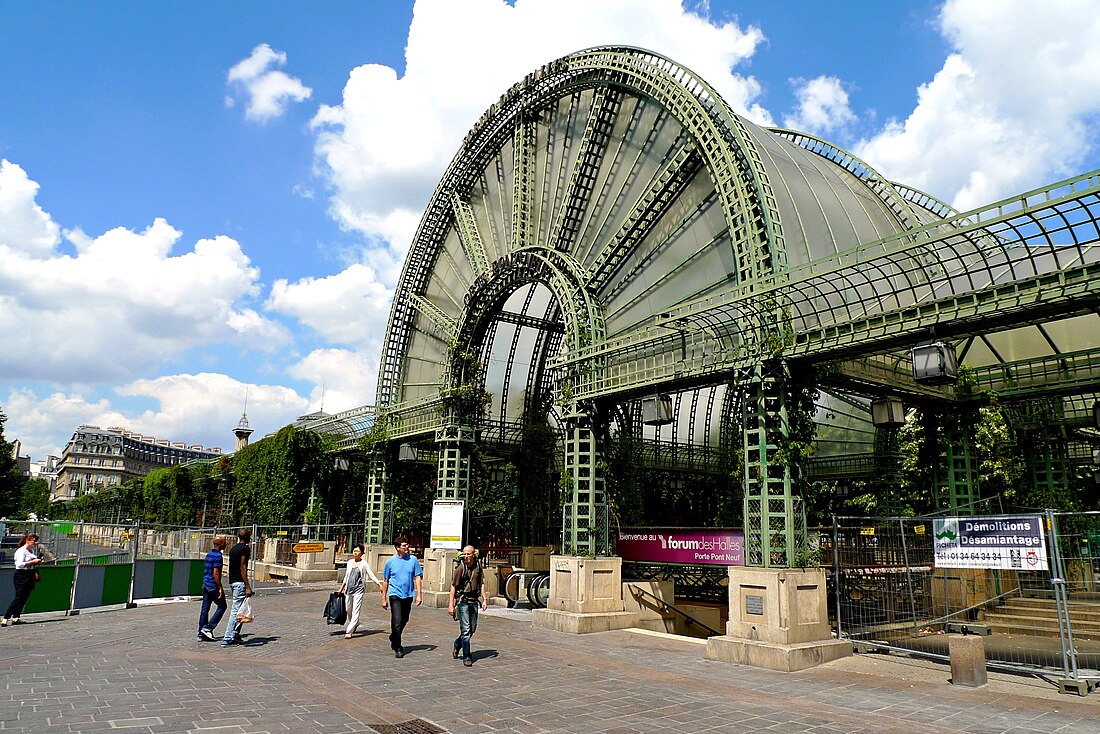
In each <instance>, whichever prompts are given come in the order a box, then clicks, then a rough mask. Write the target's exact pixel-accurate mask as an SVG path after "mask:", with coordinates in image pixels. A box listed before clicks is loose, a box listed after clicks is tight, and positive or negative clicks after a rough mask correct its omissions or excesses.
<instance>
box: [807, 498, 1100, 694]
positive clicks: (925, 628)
mask: <svg viewBox="0 0 1100 734" xmlns="http://www.w3.org/2000/svg"><path fill="white" fill-rule="evenodd" d="M1015 517H1018V516H983V517H982V519H983V520H992V521H997V520H998V519H1006V520H1011V519H1013V518H1015ZM933 520H934V518H931V517H923V518H913V517H893V518H853V517H838V518H836V519H835V525H834V527H833V529H832V531H831V532H828V531H824V532H821V533H820V534H819V535H818V537H819V545H820V548H821V552H820V556H821V558H822V563H823V565H824V564H825V563H828V561H829V559H830V558H831V562H832V568H831V569H830V573H829V576H830V579H829V580H830V600H829V602H830V604H829V606H830V615H831V616H832V617H833V618H834V619H835V623H836V626H837V632H838V636H840V637H842V638H846V639H850V640H853V641H855V642H857V643H862V644H866V645H871V646H879V647H887V648H892V649H898V650H905V651H908V652H914V653H919V654H922V655H927V656H930V657H937V658H941V659H946V658H947V655H948V641H947V637H946V635H945V633H946V632H951V631H959V630H961V629H962V627H963V626H965V627H966V631H968V632H978V633H983V634H985V633H988V634H989V636H988V637H986V638H985V650H986V658H987V661H988V663H989V664H990V666H991V667H995V668H1002V669H1008V670H1017V671H1022V672H1028V673H1039V674H1050V675H1064V676H1066V677H1069V678H1073V679H1085V678H1089V679H1091V678H1097V679H1100V558H1097V557H1096V556H1094V555H1093V553H1094V551H1093V549H1096V550H1097V551H1100V514H1098V513H1083V514H1082V513H1049V512H1048V513H1046V514H1045V515H1043V516H1042V517H1041V520H1040V521H1041V524H1042V525H1043V527H1044V536H1045V542H1046V547H1047V553H1048V558H1049V569H1048V570H1036V571H1028V570H1025V569H1026V567H1027V564H1026V563H1020V564H1018V566H1019V567H1018V568H1013V569H990V568H943V567H938V566H937V565H936V563H935V552H934V536H933ZM973 552H975V553H979V554H980V553H983V552H984V551H982V550H980V549H979V550H976V551H973ZM1097 555H1100V553H1097Z"/></svg>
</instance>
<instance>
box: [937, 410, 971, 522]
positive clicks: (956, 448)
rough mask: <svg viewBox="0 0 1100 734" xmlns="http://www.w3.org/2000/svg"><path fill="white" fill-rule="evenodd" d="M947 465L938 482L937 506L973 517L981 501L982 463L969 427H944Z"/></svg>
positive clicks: (944, 447)
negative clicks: (979, 466) (980, 466)
mask: <svg viewBox="0 0 1100 734" xmlns="http://www.w3.org/2000/svg"><path fill="white" fill-rule="evenodd" d="M940 436H941V442H942V446H943V463H942V464H941V466H940V471H939V472H938V476H937V480H936V505H937V506H938V507H939V508H940V509H943V510H953V511H958V512H960V513H963V514H966V515H971V514H973V513H974V503H976V502H977V501H978V496H979V494H978V460H977V457H976V456H975V455H974V443H973V440H972V438H971V431H970V427H969V426H968V425H965V424H963V425H960V424H957V423H953V424H952V425H949V426H944V428H943V431H942V433H941V434H940Z"/></svg>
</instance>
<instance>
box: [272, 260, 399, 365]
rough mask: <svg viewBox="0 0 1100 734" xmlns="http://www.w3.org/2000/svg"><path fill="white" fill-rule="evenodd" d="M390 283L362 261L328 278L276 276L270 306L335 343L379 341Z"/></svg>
mask: <svg viewBox="0 0 1100 734" xmlns="http://www.w3.org/2000/svg"><path fill="white" fill-rule="evenodd" d="M392 297H393V290H392V288H391V287H389V286H386V285H384V284H383V283H381V282H380V281H379V279H378V276H377V274H376V272H375V271H374V269H373V268H371V267H369V266H367V265H364V264H362V263H356V264H354V265H351V266H350V267H348V268H347V269H346V270H344V271H343V272H340V273H337V274H335V275H331V276H328V277H326V278H304V279H302V280H300V281H298V282H296V283H290V282H288V281H286V280H277V281H275V283H274V284H273V285H272V287H271V295H270V297H269V298H268V300H267V304H266V306H267V308H269V309H271V310H272V311H275V312H278V313H282V314H284V315H287V316H293V317H294V318H296V319H298V320H299V321H301V322H302V323H304V324H306V325H307V326H309V327H310V328H311V329H313V330H314V331H316V332H317V333H318V334H320V335H321V336H322V337H324V338H325V339H327V340H329V341H330V342H333V343H336V344H345V345H355V346H360V345H365V344H368V343H372V344H373V343H380V342H381V339H382V336H383V334H384V332H385V329H386V321H387V318H388V316H389V308H390V299H391V298H392Z"/></svg>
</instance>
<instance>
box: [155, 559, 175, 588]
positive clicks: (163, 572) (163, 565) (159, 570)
mask: <svg viewBox="0 0 1100 734" xmlns="http://www.w3.org/2000/svg"><path fill="white" fill-rule="evenodd" d="M175 569H176V562H175V561H174V560H164V561H153V594H152V595H153V596H154V597H162V596H173V595H174V593H175V592H173V591H172V575H173V573H174V572H175Z"/></svg>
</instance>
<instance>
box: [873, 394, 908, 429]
mask: <svg viewBox="0 0 1100 734" xmlns="http://www.w3.org/2000/svg"><path fill="white" fill-rule="evenodd" d="M871 423H873V424H874V426H875V428H893V427H896V426H900V425H903V424H904V423H905V405H903V404H902V402H901V400H899V399H898V398H878V399H876V400H872V401H871Z"/></svg>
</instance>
